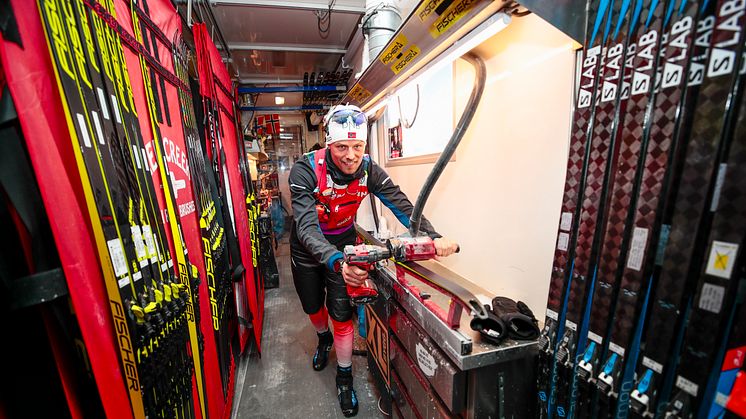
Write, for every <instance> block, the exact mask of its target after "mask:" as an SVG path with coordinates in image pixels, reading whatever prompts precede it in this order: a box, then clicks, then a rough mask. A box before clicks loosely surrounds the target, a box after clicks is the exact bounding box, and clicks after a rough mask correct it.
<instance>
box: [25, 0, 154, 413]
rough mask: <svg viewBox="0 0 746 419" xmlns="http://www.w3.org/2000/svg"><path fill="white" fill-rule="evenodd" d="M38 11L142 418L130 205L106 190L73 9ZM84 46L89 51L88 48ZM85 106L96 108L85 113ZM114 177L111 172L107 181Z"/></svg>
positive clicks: (97, 123)
mask: <svg viewBox="0 0 746 419" xmlns="http://www.w3.org/2000/svg"><path fill="white" fill-rule="evenodd" d="M39 10H40V14H41V17H42V22H43V26H44V29H45V35H46V36H47V44H48V46H49V52H50V55H51V56H52V62H53V67H54V69H55V74H56V76H57V81H58V87H59V90H60V95H61V97H62V99H63V100H62V103H63V107H64V108H65V114H66V119H67V122H68V128H69V130H70V136H71V139H72V141H73V151H74V154H75V157H76V163H77V165H78V170H79V172H80V175H81V180H82V186H83V190H84V193H85V196H86V202H87V205H88V210H89V213H90V215H91V218H92V220H91V225H92V228H93V230H94V234H95V239H96V244H97V247H98V251H99V258H100V259H101V261H102V268H103V273H104V278H105V283H106V289H107V293H108V296H109V298H110V304H111V309H112V315H113V317H114V323H115V325H116V330H117V334H118V336H117V339H116V340H117V344H118V346H119V350H120V356H121V361H122V368H123V371H124V376H125V377H126V380H127V382H126V387H127V389H128V392H129V397H130V403H131V405H132V410H133V414H134V415H135V416H138V417H142V416H144V415H145V407H144V405H143V394H142V391H143V389H142V382H141V378H145V376H146V375H148V373H149V372H148V371H144V370H143V368H141V367H140V366H139V365H138V360H137V359H136V357H138V356H139V354H140V353H141V350H142V348H143V344H144V342H143V339H141V338H143V337H144V336H143V331H144V330H143V329H144V328H145V319H144V316H139V317H137V318H136V315H135V312H134V311H133V310H132V307H133V306H137V305H138V304H139V301H138V289H137V288H136V287H135V282H138V281H139V284H141V283H142V282H143V281H142V280H141V279H142V274H140V276H139V277H134V275H133V274H134V273H139V263H138V262H137V257H136V251H135V248H134V243H133V242H132V236H131V230H130V225H129V223H128V222H127V210H128V208H129V205H128V204H127V203H125V202H124V200H123V196H122V191H119V190H116V189H115V188H117V187H118V185H117V184H116V183H115V184H113V185H111V187H110V183H109V182H108V181H107V174H106V173H105V172H104V169H103V165H104V162H103V161H102V160H103V159H106V156H105V155H103V153H101V152H99V144H100V143H105V142H106V138H104V136H103V132H102V131H101V123H102V120H101V116H103V115H104V114H103V112H102V109H101V108H100V107H98V106H97V105H98V103H97V99H96V98H95V96H94V97H93V98H92V99H91V98H90V97H89V96H90V92H91V89H92V87H93V86H92V83H91V81H90V77H89V76H88V68H87V67H88V65H90V64H89V63H88V62H87V58H86V57H87V55H86V51H84V50H83V45H85V44H84V43H83V41H82V39H81V37H80V35H79V32H78V31H79V29H78V26H79V23H78V18H77V16H75V8H74V7H73V5H72V4H71V3H69V2H68V3H64V4H63V3H62V2H60V1H57V0H41V1H40V2H39ZM63 22H64V23H63ZM87 47H89V48H92V45H87ZM88 53H89V54H90V51H88ZM86 93H87V94H86ZM89 106H92V107H95V109H89ZM112 112H113V110H112ZM113 174H114V173H113V172H110V173H109V176H111V175H113ZM112 189H115V190H112ZM131 270H135V272H131ZM145 381H147V378H145Z"/></svg>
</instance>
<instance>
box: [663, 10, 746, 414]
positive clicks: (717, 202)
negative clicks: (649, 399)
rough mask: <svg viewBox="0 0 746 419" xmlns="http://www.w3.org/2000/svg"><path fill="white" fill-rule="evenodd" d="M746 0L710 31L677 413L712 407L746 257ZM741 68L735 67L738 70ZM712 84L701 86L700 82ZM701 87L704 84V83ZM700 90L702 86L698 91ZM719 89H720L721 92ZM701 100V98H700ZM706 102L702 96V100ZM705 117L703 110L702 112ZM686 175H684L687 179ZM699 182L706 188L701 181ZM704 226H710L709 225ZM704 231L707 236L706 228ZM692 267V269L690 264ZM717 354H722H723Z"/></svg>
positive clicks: (721, 14)
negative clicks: (703, 163) (707, 164)
mask: <svg viewBox="0 0 746 419" xmlns="http://www.w3.org/2000/svg"><path fill="white" fill-rule="evenodd" d="M744 15H746V3H744V2H742V1H727V0H725V1H721V2H719V4H718V17H717V21H716V23H715V30H714V31H713V37H712V47H711V48H712V52H711V53H710V60H709V62H708V66H707V77H708V79H709V80H711V81H712V82H711V83H710V86H716V87H717V90H715V89H713V90H712V91H713V92H714V93H717V94H716V95H713V96H710V98H722V99H723V100H722V101H720V100H716V101H713V105H714V106H713V107H712V108H711V109H708V110H710V112H712V113H715V112H718V111H719V112H720V113H719V114H718V117H716V118H712V116H711V115H712V114H705V115H708V116H710V117H709V118H707V119H706V120H700V119H698V120H695V124H694V126H693V128H692V141H697V140H699V139H702V140H704V141H712V139H711V138H712V137H715V138H719V139H720V141H719V144H718V145H717V150H716V152H715V159H714V160H715V165H714V167H713V168H712V169H713V170H712V180H711V181H710V184H709V187H708V188H707V190H705V191H702V193H706V195H704V196H703V197H704V198H706V201H705V203H706V207H705V208H704V209H703V214H702V217H701V220H700V226H699V229H700V232H701V233H700V234H702V233H704V234H707V236H706V237H707V239H706V240H704V242H705V243H706V244H707V247H706V248H704V246H701V247H699V248H697V249H696V252H697V253H699V254H695V255H694V262H695V263H696V265H693V266H692V267H691V270H690V274H691V275H693V276H694V277H695V278H696V279H695V281H696V283H697V291H696V293H695V295H694V298H693V299H690V300H689V301H688V304H687V306H686V311H691V314H690V316H689V319H688V325H687V329H686V334H685V336H684V340H683V346H682V348H681V358H680V361H679V365H678V368H677V372H676V379H675V386H676V394H675V395H674V397H673V398H672V400H671V403H670V404H669V407H668V414H669V415H671V416H674V417H682V418H688V417H694V416H697V417H702V416H704V415H705V414H706V413H707V411H708V410H709V403H706V402H705V403H703V401H704V400H705V398H709V397H712V396H713V395H714V390H715V388H714V385H715V384H716V380H715V379H714V377H713V375H714V373H715V372H716V371H717V370H718V367H719V365H718V364H717V363H716V359H717V355H718V351H721V350H723V349H724V347H725V345H726V343H727V336H728V335H727V333H728V331H729V328H730V326H731V325H732V316H733V314H734V313H735V308H736V305H735V303H734V301H735V296H736V291H737V289H738V284H739V281H738V279H739V277H738V272H736V276H734V275H733V274H734V270H735V267H736V266H737V265H739V264H740V263H743V261H744V257H746V256H745V255H746V254H745V253H744V252H743V248H744V245H746V182H744V177H743V176H744V174H746V136H745V135H744V133H745V131H744V130H745V129H746V126H744V123H746V120H744V115H743V114H741V115H740V116H739V112H741V111H743V109H742V108H743V102H742V97H743V83H744V81H746V80H745V75H746V72H744V71H743V68H742V67H741V66H742V64H743V55H742V54H743V47H744V32H745V31H744V23H746V19H745V18H744ZM739 69H740V70H741V73H740V74H739V73H738V70H739ZM705 87H709V86H703V89H704V88H705ZM703 91H704V90H703ZM701 94H702V92H700V95H701ZM723 96H724V97H723ZM700 103H702V102H700ZM705 103H706V104H707V102H705ZM702 119H704V118H702ZM684 180H685V179H684ZM702 189H704V188H702ZM707 230H709V233H708V231H707ZM703 237H705V236H703ZM695 269H696V270H695ZM720 357H721V358H722V355H720Z"/></svg>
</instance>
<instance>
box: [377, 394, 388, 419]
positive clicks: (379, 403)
mask: <svg viewBox="0 0 746 419" xmlns="http://www.w3.org/2000/svg"><path fill="white" fill-rule="evenodd" d="M382 399H383V397H381V396H378V403H377V404H378V411H379V412H381V413H383V414H384V415H386V416H391V412H384V410H383V409H381V400H382Z"/></svg>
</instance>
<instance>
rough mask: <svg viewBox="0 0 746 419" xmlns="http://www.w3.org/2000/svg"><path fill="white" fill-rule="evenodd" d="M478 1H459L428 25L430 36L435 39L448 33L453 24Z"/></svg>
mask: <svg viewBox="0 0 746 419" xmlns="http://www.w3.org/2000/svg"><path fill="white" fill-rule="evenodd" d="M477 1H479V0H459V1H457V2H455V3H453V4H452V5H451V7H449V8H448V9H446V11H445V12H443V14H442V15H440V16H439V17H438V19H436V20H435V22H433V24H432V25H430V36H432V37H433V38H437V37H439V36H440V35H443V34H444V33H446V32H448V30H449V29H451V28H452V27H453V24H454V23H456V22H458V21H459V20H460V19H461V18H462V17H464V16H466V15H467V14H468V13H469V11H471V9H472V8H474V5H475V4H477Z"/></svg>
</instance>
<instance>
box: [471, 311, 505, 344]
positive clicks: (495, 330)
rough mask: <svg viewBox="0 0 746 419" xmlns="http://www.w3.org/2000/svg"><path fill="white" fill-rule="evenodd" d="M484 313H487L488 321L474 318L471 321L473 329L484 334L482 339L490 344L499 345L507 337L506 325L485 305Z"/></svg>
mask: <svg viewBox="0 0 746 419" xmlns="http://www.w3.org/2000/svg"><path fill="white" fill-rule="evenodd" d="M484 309H485V310H484V311H485V312H486V313H487V318H486V319H480V318H478V317H474V318H473V319H471V324H470V326H471V328H472V330H476V331H477V332H479V333H481V334H482V338H484V339H485V340H487V341H488V342H491V343H494V344H495V345H498V344H499V343H500V342H501V341H502V340H503V339H504V338H505V336H506V334H507V331H506V330H505V323H503V321H502V320H501V319H500V318H499V317H497V316H495V314H494V313H493V312H492V310H490V306H489V305H487V304H485V305H484Z"/></svg>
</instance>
